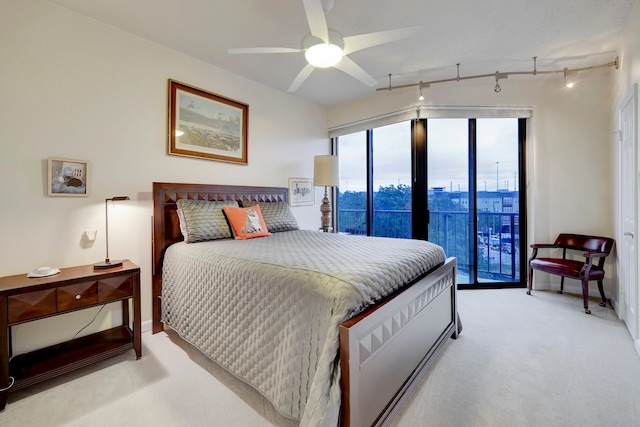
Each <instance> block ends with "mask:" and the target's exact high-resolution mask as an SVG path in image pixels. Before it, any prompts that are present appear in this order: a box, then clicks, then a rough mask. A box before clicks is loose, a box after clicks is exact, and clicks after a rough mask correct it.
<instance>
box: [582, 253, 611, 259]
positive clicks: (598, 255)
mask: <svg viewBox="0 0 640 427" xmlns="http://www.w3.org/2000/svg"><path fill="white" fill-rule="evenodd" d="M582 256H583V257H585V258H604V257H606V256H607V254H605V253H604V252H585V253H583V254H582Z"/></svg>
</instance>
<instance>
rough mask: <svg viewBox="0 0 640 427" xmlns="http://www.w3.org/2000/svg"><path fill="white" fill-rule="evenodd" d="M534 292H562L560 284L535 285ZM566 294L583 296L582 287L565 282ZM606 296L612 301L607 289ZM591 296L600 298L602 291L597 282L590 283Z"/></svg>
mask: <svg viewBox="0 0 640 427" xmlns="http://www.w3.org/2000/svg"><path fill="white" fill-rule="evenodd" d="M533 290H534V291H543V290H554V291H559V290H560V284H559V283H553V284H551V283H534V285H533ZM564 292H566V293H568V294H576V295H582V285H581V284H577V285H574V284H570V283H567V282H565V284H564ZM604 295H605V296H606V297H607V299H611V295H610V292H609V291H607V289H606V288H605V290H604ZM589 296H590V297H595V298H600V291H599V290H598V284H597V283H596V282H590V283H589Z"/></svg>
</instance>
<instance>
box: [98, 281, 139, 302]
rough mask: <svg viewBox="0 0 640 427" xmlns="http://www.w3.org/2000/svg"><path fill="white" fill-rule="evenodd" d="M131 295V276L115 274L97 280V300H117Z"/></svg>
mask: <svg viewBox="0 0 640 427" xmlns="http://www.w3.org/2000/svg"><path fill="white" fill-rule="evenodd" d="M132 296H133V276H132V275H126V276H117V277H110V278H108V279H101V280H99V281H98V301H99V302H100V303H103V302H109V301H117V300H120V299H123V298H131V297H132Z"/></svg>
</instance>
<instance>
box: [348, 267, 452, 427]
mask: <svg viewBox="0 0 640 427" xmlns="http://www.w3.org/2000/svg"><path fill="white" fill-rule="evenodd" d="M456 270H457V268H456V260H455V258H449V259H447V261H446V263H445V264H444V265H443V266H441V267H440V268H438V269H437V270H436V271H434V272H432V273H430V274H429V275H427V276H425V277H423V278H422V279H421V280H419V281H418V282H417V283H415V284H414V285H412V286H411V287H409V288H407V289H406V290H405V291H403V292H402V293H400V294H398V295H397V296H396V297H394V298H393V299H391V300H389V301H388V302H386V303H385V304H383V305H382V306H379V307H375V308H374V309H372V310H368V311H365V312H363V313H362V314H360V315H358V316H356V317H354V318H353V319H351V320H349V321H347V322H345V323H343V324H342V325H341V327H340V363H341V370H342V377H341V388H342V390H343V394H342V415H341V417H342V425H343V426H370V425H387V424H389V423H390V422H391V420H392V419H393V417H394V416H395V414H396V412H397V411H398V410H399V409H400V408H401V407H402V404H403V403H404V401H405V400H406V399H407V398H408V397H409V395H410V392H411V390H413V388H414V387H415V385H416V384H417V382H418V380H419V379H420V378H421V377H422V375H423V374H424V373H425V371H426V370H427V368H428V367H429V366H430V364H431V363H432V362H433V360H434V358H435V356H436V355H437V353H438V351H439V350H440V349H441V348H442V346H443V345H444V344H445V343H446V342H447V340H448V338H449V337H452V338H456V337H457V331H458V325H457V322H458V317H457V310H456V273H457V271H456Z"/></svg>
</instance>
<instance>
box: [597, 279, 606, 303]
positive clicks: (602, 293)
mask: <svg viewBox="0 0 640 427" xmlns="http://www.w3.org/2000/svg"><path fill="white" fill-rule="evenodd" d="M598 290H599V291H600V296H601V297H602V302H601V303H600V307H606V306H607V298H606V297H605V296H604V286H603V285H602V280H598Z"/></svg>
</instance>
